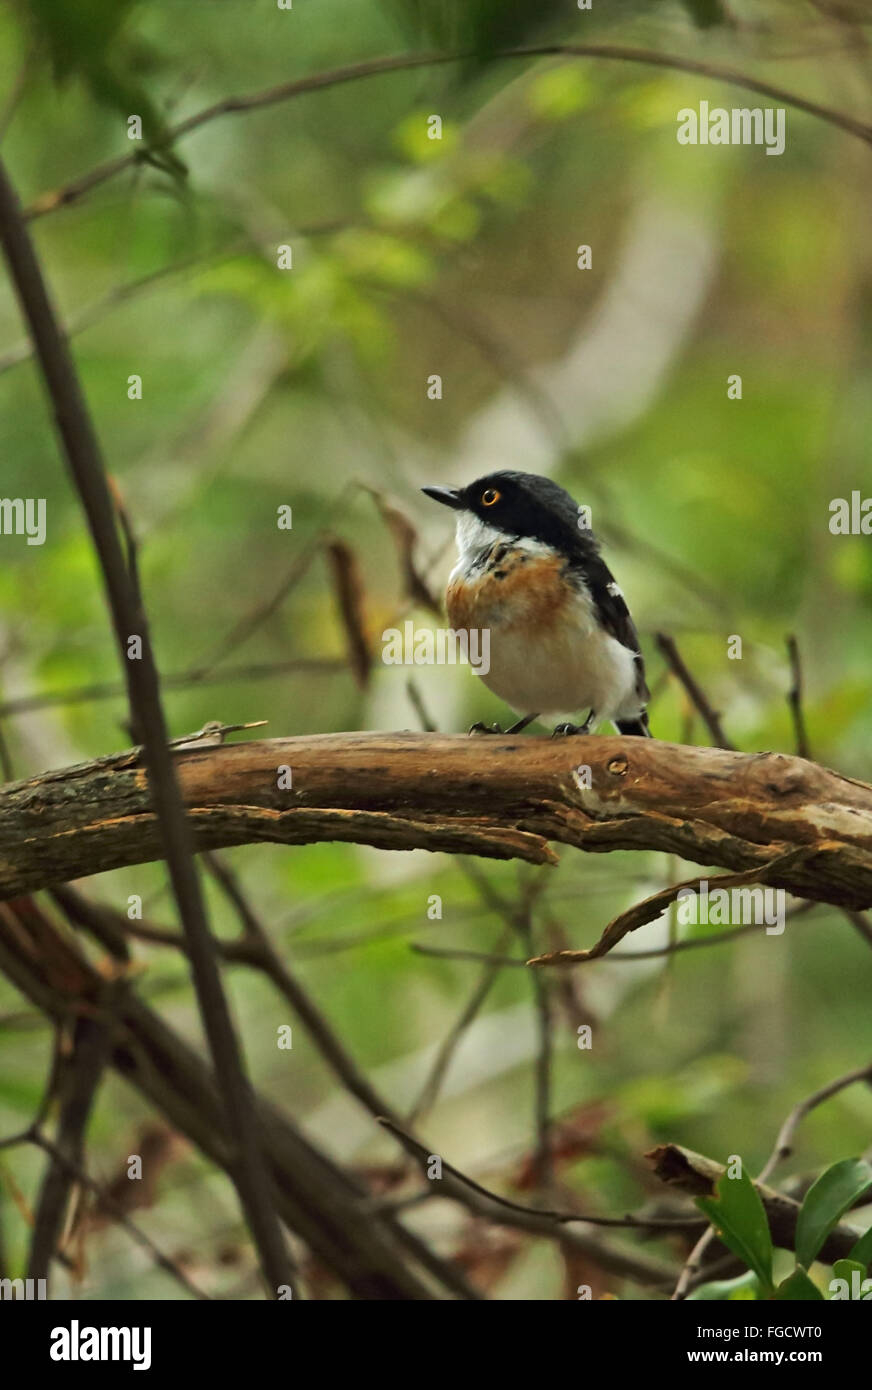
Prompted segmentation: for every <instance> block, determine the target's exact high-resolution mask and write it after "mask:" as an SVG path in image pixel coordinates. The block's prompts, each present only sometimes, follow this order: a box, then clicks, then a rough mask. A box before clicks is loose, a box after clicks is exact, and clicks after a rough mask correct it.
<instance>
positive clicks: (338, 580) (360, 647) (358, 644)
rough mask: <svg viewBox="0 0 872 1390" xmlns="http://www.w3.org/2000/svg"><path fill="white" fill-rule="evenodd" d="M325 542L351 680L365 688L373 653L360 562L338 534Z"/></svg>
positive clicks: (329, 537)
mask: <svg viewBox="0 0 872 1390" xmlns="http://www.w3.org/2000/svg"><path fill="white" fill-rule="evenodd" d="M324 544H325V549H326V551H327V558H328V559H329V561H330V572H331V576H332V579H333V592H334V593H335V595H336V602H337V604H338V605H339V615H340V617H341V619H342V626H343V628H344V630H345V639H346V643H347V647H348V662H349V665H350V666H351V671H352V674H353V676H354V679H355V680H356V681H357V684H358V685H359V686H360V688H361V689H364V688H365V686H366V685H367V683H368V681H369V673H370V669H371V667H372V656H371V653H370V649H369V642H368V641H367V638H366V623H365V620H364V593H365V590H364V586H363V577H362V575H361V572H360V563H359V561H358V558H357V555H356V554H355V552H354V551H353V550H352V549H351V546H350V545H348V544H347V543H346V542H345V541H342V540H339V538H338V537H337V536H328V537H327V538H326V540H325V543H324Z"/></svg>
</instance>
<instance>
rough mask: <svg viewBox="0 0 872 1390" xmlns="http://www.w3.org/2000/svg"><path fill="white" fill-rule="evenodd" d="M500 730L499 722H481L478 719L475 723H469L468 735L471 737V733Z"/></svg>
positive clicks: (491, 732) (487, 732) (497, 732)
mask: <svg viewBox="0 0 872 1390" xmlns="http://www.w3.org/2000/svg"><path fill="white" fill-rule="evenodd" d="M502 732H503V731H502V729H501V728H500V726H499V724H482V722H481V720H479V721H478V722H477V723H475V724H472V725H470V728H469V731H468V735H469V737H470V738H471V737H472V735H473V734H501V733H502Z"/></svg>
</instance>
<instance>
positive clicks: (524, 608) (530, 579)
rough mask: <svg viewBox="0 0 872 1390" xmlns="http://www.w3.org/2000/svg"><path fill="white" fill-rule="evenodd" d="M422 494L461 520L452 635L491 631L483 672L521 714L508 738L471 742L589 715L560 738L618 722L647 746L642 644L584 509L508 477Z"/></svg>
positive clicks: (478, 729) (558, 491)
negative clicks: (547, 720) (543, 721)
mask: <svg viewBox="0 0 872 1390" xmlns="http://www.w3.org/2000/svg"><path fill="white" fill-rule="evenodd" d="M421 491H422V492H424V493H425V494H426V495H427V496H428V497H430V498H432V499H433V501H435V502H440V503H441V504H442V505H443V506H445V507H450V508H451V509H452V510H453V511H454V512H456V513H457V531H456V535H457V550H458V558H457V564H456V565H455V567H454V569H453V570H452V571H451V575H450V576H449V580H448V588H447V590H446V595H445V602H446V610H447V613H448V618H449V621H450V623H451V626H452V628H453V629H455V630H466V631H467V632H468V631H469V630H470V629H479V630H482V631H484V630H487V631H489V633H490V638H489V644H490V655H489V667H488V670H487V672H486V673H485V671H484V670H482V671H480V672H479V674H480V675H481V679H482V680H483V681H484V682H485V684H486V685H487V686H488V687H489V688H490V689H491V690H492V691H493V692H494V694H496V695H498V696H499V697H500V698H501V699H503V700H505V702H506V704H507V705H509V706H510V707H511V708H512V709H514V710H515V711H516V712H517V713H518V714H520V715H521V716H522V718H521V719H520V720H518V722H517V723H515V724H513V725H512V726H511V728H509V729H506V730H505V731H504V730H503V729H502V728H501V727H500V726H499V725H497V724H494V725H492V726H490V727H488V726H486V725H484V724H481V723H477V724H474V725H473V726H472V728H471V729H470V733H503V732H505V733H509V734H514V733H520V731H521V730H522V729H525V728H526V727H527V725H528V724H531V723H532V722H533V720H534V719H538V718H540V717H542V716H549V715H550V716H552V717H553V716H558V715H561V714H567V713H571V712H574V711H577V710H585V709H587V710H589V713H588V715H587V717H586V719H585V720H584V722H583V723H581V724H573V723H569V722H561V723H558V724H557V726H556V727H555V729H554V734H553V735H552V737H553V736H554V735H573V734H587V733H590V732H592V730H594V729H595V728H596V727H597V725H598V724H600V723H602V722H604V721H610V722H611V723H612V724H613V725H614V726H615V728H616V729H617V730H618V732H619V733H621V734H627V735H635V736H637V737H641V738H650V737H651V731H650V728H649V725H648V713H647V702H648V699H649V695H650V692H649V690H648V686H647V684H646V681H645V664H644V661H643V659H642V654H641V652H640V650H639V636H638V633H637V632H636V628H635V626H634V624H633V620H632V618H631V617H630V610H629V608H628V607H627V603H626V600H625V599H624V596H623V593H622V592H621V590H620V588H619V587H618V585H617V583H616V582H615V580H614V577H613V576H612V573H611V570H610V569H609V568H608V565H607V564H606V562H605V560H603V558H602V555H601V554H600V545H599V542H598V540H597V539H596V537H595V536H594V534H593V532H592V530H591V529H590V527H589V525H588V523H587V517H588V511H587V508H582V507H579V506H577V505H576V503H575V502H574V501H573V499H572V497H571V496H570V495H569V493H568V492H566V491H565V489H564V488H562V487H560V486H559V485H558V484H557V483H555V482H553V481H552V479H550V478H544V477H541V476H539V475H538V474H535V473H521V472H516V471H514V470H511V469H503V470H501V471H498V472H494V473H488V474H487V475H486V476H485V477H482V478H478V479H477V480H476V481H475V482H474V483H470V484H469V486H468V487H464V488H456V487H442V486H439V487H436V486H428V487H423V488H422V489H421Z"/></svg>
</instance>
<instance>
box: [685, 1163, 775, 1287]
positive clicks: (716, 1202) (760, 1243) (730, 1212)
mask: <svg viewBox="0 0 872 1390" xmlns="http://www.w3.org/2000/svg"><path fill="white" fill-rule="evenodd" d="M716 1193H717V1195H716V1196H715V1197H700V1198H698V1199H697V1205H698V1206H699V1207H700V1208H701V1209H702V1211H704V1212H705V1214H706V1216H707V1217H708V1218H709V1220H710V1221H711V1222H712V1224H713V1225H714V1227H715V1228H716V1230H717V1232H718V1235H719V1236H720V1237H721V1239H722V1240H723V1242H724V1244H725V1245H726V1246H727V1247H728V1249H730V1250H732V1252H733V1254H734V1255H738V1257H739V1259H740V1260H744V1262H745V1264H746V1265H747V1266H748V1268H749V1269H752V1270H753V1271H754V1273H755V1274H756V1275H757V1278H758V1279H759V1280H760V1283H761V1284H762V1285H763V1289H764V1292H765V1294H766V1295H767V1296H768V1295H769V1294H770V1293H771V1292H772V1236H771V1235H770V1233H769V1222H768V1221H767V1219H766V1212H765V1209H764V1207H763V1203H762V1201H761V1200H760V1194H759V1192H758V1191H757V1189H756V1187H755V1186H754V1184H753V1183H752V1181H751V1179H750V1178H749V1177H748V1175H747V1173H746V1172H745V1170H744V1168H743V1169H742V1176H741V1177H739V1178H731V1177H728V1176H727V1174H726V1173H725V1174H724V1176H723V1177H722V1178H721V1180H720V1181H719V1183H718V1185H717V1188H716Z"/></svg>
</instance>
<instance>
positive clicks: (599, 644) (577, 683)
mask: <svg viewBox="0 0 872 1390" xmlns="http://www.w3.org/2000/svg"><path fill="white" fill-rule="evenodd" d="M574 608H575V611H574V612H573V614H572V618H573V621H572V622H571V623H570V622H565V623H561V624H560V625H559V627H552V628H551V629H550V630H543V631H541V632H539V633H538V634H535V635H532V636H531V634H530V630H529V628H527V629H525V631H524V633H523V634H522V633H521V632H520V631H519V630H517V629H513V628H512V626H511V625H509V624H506V623H504V622H495V623H494V624H493V625H492V626H491V628H490V669H489V671H488V673H487V675H482V677H481V679H482V680H483V681H484V683H485V685H487V687H488V688H489V689H490V690H492V691H493V692H494V694H495V695H499V696H500V698H501V699H503V700H505V701H506V704H508V705H511V707H512V709H514V710H517V711H518V713H519V714H532V713H534V712H535V713H536V714H542V715H561V714H562V715H568V714H576V713H578V712H579V711H583V712H584V713H587V711H588V710H594V711H595V714H596V720H595V723H599V722H600V721H601V720H604V719H615V718H632V717H634V716H635V715H637V714H638V713H639V710H640V707H641V706H640V701H639V697H638V695H637V694H636V665H635V662H634V660H633V653H632V652H631V651H629V650H628V648H627V647H624V646H622V645H621V643H620V642H617V641H616V640H615V639H614V637H611V636H609V634H608V633H607V632H605V631H604V630H603V629H602V628H601V627H599V626H597V625H596V624H595V622H594V621H593V614H592V612H591V607H590V603H589V601H588V600H586V599H584V598H580V599H579V600H578V603H577V605H575V606H574Z"/></svg>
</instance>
